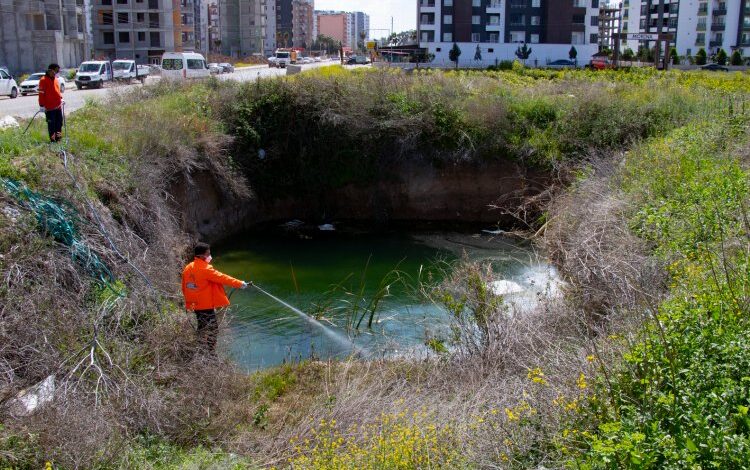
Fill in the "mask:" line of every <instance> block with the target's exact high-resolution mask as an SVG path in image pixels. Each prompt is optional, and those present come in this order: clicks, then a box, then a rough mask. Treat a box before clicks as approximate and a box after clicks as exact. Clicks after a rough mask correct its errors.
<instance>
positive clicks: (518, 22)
mask: <svg viewBox="0 0 750 470" xmlns="http://www.w3.org/2000/svg"><path fill="white" fill-rule="evenodd" d="M510 24H511V25H513V26H524V25H525V24H526V18H524V16H523V15H510Z"/></svg>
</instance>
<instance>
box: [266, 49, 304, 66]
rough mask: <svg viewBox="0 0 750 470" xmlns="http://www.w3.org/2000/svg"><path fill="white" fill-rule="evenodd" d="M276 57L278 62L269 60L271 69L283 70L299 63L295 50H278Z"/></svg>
mask: <svg viewBox="0 0 750 470" xmlns="http://www.w3.org/2000/svg"><path fill="white" fill-rule="evenodd" d="M274 57H275V58H276V60H274V61H273V62H271V61H270V60H269V62H268V66H269V67H278V68H281V69H283V68H286V66H287V65H289V64H296V63H297V51H296V50H294V49H276V53H275V54H274Z"/></svg>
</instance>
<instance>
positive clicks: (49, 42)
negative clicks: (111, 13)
mask: <svg viewBox="0 0 750 470" xmlns="http://www.w3.org/2000/svg"><path fill="white" fill-rule="evenodd" d="M87 37H88V34H87V31H86V15H85V2H84V0H4V1H3V2H2V3H0V66H5V67H8V69H9V70H10V72H11V73H12V74H16V75H17V74H20V73H29V72H39V71H42V70H44V68H45V67H46V66H47V65H48V64H50V63H52V62H55V63H58V64H60V66H61V67H63V68H68V67H70V68H72V67H77V66H78V64H80V63H81V62H82V61H83V60H85V58H86V56H87V50H88V48H87V44H86V42H87Z"/></svg>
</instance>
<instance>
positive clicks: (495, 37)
mask: <svg viewBox="0 0 750 470" xmlns="http://www.w3.org/2000/svg"><path fill="white" fill-rule="evenodd" d="M487 42H500V35H499V34H498V33H490V34H489V36H488V40H487ZM490 52H492V49H490Z"/></svg>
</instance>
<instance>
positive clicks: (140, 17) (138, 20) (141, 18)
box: [135, 13, 146, 23]
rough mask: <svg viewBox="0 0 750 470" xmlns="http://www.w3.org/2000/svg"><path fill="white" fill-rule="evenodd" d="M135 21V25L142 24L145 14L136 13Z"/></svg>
mask: <svg viewBox="0 0 750 470" xmlns="http://www.w3.org/2000/svg"><path fill="white" fill-rule="evenodd" d="M135 21H136V23H143V22H144V21H146V14H145V13H136V14H135Z"/></svg>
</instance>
